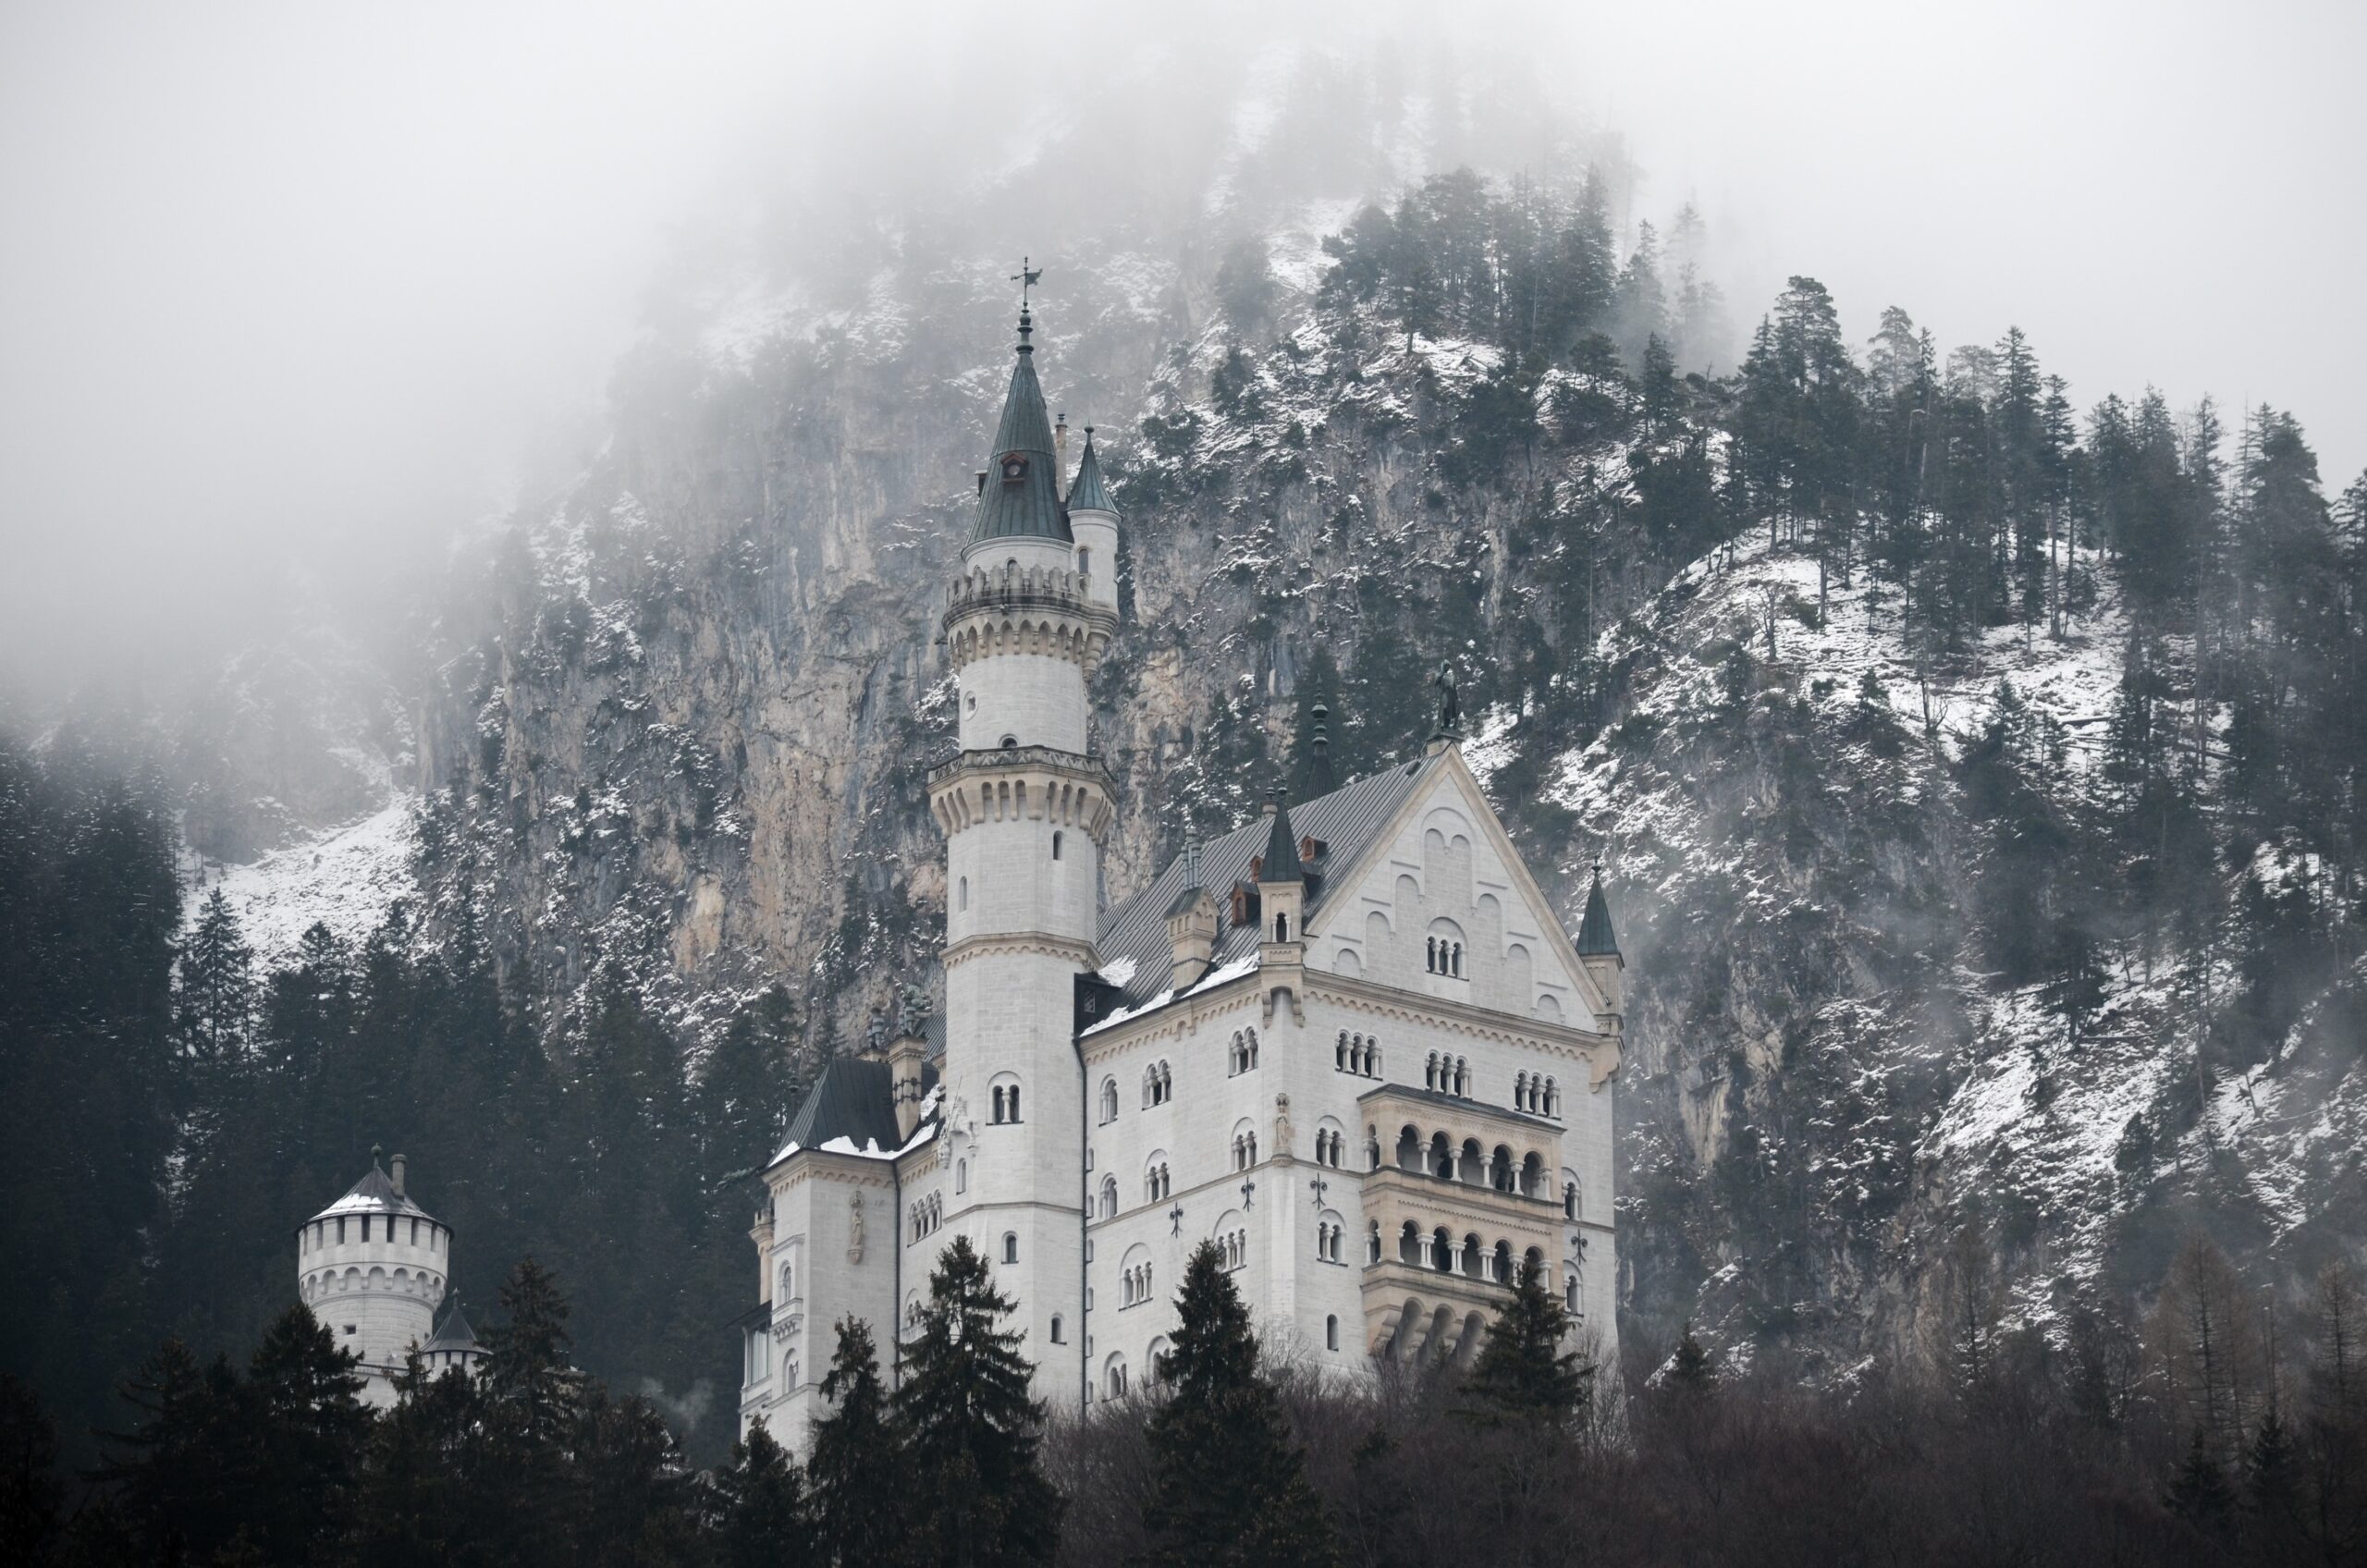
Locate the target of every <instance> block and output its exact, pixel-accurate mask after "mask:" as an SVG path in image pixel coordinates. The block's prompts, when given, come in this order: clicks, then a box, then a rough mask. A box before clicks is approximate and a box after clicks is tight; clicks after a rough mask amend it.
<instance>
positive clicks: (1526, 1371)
mask: <svg viewBox="0 0 2367 1568" xmlns="http://www.w3.org/2000/svg"><path fill="white" fill-rule="evenodd" d="M1569 1329H1570V1315H1569V1313H1568V1312H1567V1311H1566V1310H1564V1307H1563V1305H1562V1301H1561V1298H1560V1297H1559V1296H1556V1295H1555V1294H1553V1292H1551V1291H1549V1290H1547V1289H1546V1288H1545V1283H1544V1280H1542V1279H1541V1278H1539V1271H1538V1270H1537V1269H1535V1268H1531V1267H1530V1266H1529V1265H1528V1264H1527V1263H1523V1264H1522V1265H1521V1266H1520V1273H1519V1276H1518V1278H1517V1279H1516V1280H1515V1281H1514V1284H1513V1293H1512V1299H1511V1300H1509V1301H1507V1302H1505V1303H1504V1305H1503V1307H1502V1310H1500V1311H1499V1312H1498V1313H1497V1314H1496V1320H1495V1322H1494V1323H1492V1324H1490V1325H1489V1328H1488V1338H1487V1341H1486V1342H1485V1343H1483V1344H1482V1345H1481V1346H1480V1347H1479V1354H1478V1358H1477V1359H1476V1360H1475V1361H1474V1362H1473V1363H1472V1366H1471V1375H1470V1376H1469V1377H1468V1378H1466V1379H1465V1381H1464V1391H1465V1393H1466V1395H1468V1396H1469V1402H1470V1403H1466V1405H1464V1406H1463V1408H1462V1409H1461V1411H1460V1412H1459V1414H1461V1415H1464V1416H1465V1417H1466V1419H1469V1420H1476V1421H1478V1422H1480V1423H1482V1424H1484V1425H1490V1426H1493V1425H1498V1424H1501V1423H1504V1422H1513V1423H1517V1424H1520V1425H1523V1426H1533V1427H1538V1428H1539V1429H1540V1430H1543V1431H1548V1432H1559V1431H1561V1430H1563V1429H1564V1427H1567V1426H1568V1425H1569V1423H1570V1422H1571V1421H1572V1420H1573V1419H1574V1418H1576V1416H1577V1415H1579V1414H1580V1413H1581V1412H1582V1411H1584V1410H1585V1408H1586V1405H1587V1401H1588V1396H1589V1394H1590V1393H1591V1391H1592V1388H1593V1383H1594V1367H1593V1366H1592V1365H1591V1364H1589V1363H1588V1362H1586V1361H1585V1360H1584V1359H1583V1358H1581V1357H1580V1356H1579V1354H1578V1353H1577V1352H1576V1351H1575V1350H1565V1349H1564V1348H1563V1344H1562V1341H1564V1338H1566V1337H1567V1335H1568V1333H1569Z"/></svg>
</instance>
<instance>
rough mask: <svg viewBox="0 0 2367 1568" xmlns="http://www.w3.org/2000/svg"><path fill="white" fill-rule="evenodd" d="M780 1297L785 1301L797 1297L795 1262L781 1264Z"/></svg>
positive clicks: (790, 1300)
mask: <svg viewBox="0 0 2367 1568" xmlns="http://www.w3.org/2000/svg"><path fill="white" fill-rule="evenodd" d="M780 1299H781V1300H782V1301H783V1302H784V1303H786V1302H792V1301H795V1300H796V1299H797V1265H795V1264H794V1263H784V1264H782V1265H781V1266H780Z"/></svg>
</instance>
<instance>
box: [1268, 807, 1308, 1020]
mask: <svg viewBox="0 0 2367 1568" xmlns="http://www.w3.org/2000/svg"><path fill="white" fill-rule="evenodd" d="M1266 815H1267V827H1266V852H1265V853H1264V854H1262V855H1260V856H1259V857H1258V858H1257V921H1258V933H1257V968H1258V972H1259V974H1262V975H1263V976H1264V979H1263V982H1262V984H1263V985H1264V987H1265V991H1266V1016H1267V1018H1268V1020H1269V1021H1271V1019H1272V1018H1273V1015H1274V1002H1275V1000H1276V998H1278V997H1281V998H1288V999H1289V1001H1290V1004H1291V1011H1292V1013H1293V1015H1294V1016H1296V1015H1298V1014H1299V1012H1300V1011H1301V1010H1302V1006H1303V1004H1302V1003H1301V1002H1300V1000H1299V992H1300V980H1299V974H1300V972H1301V971H1302V970H1303V969H1304V968H1305V967H1306V932H1305V931H1304V930H1302V929H1301V926H1300V922H1301V920H1302V919H1303V918H1304V917H1305V915H1306V865H1305V864H1304V863H1303V862H1301V861H1300V859H1299V854H1298V834H1297V831H1296V830H1295V829H1294V828H1293V827H1291V808H1290V806H1289V805H1288V804H1287V803H1286V802H1284V801H1283V800H1282V791H1281V790H1273V791H1272V792H1271V793H1269V795H1268V796H1267V797H1266Z"/></svg>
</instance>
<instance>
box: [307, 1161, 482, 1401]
mask: <svg viewBox="0 0 2367 1568" xmlns="http://www.w3.org/2000/svg"><path fill="white" fill-rule="evenodd" d="M378 1156H379V1151H378V1150H376V1149H372V1150H371V1151H370V1170H369V1171H368V1173H367V1174H365V1175H364V1176H363V1177H362V1180H360V1181H359V1182H355V1183H354V1184H353V1185H352V1187H351V1188H350V1189H349V1190H348V1191H347V1193H346V1194H345V1195H344V1196H343V1197H341V1198H339V1199H337V1202H335V1203H333V1204H331V1205H329V1206H328V1207H326V1208H325V1209H323V1210H321V1211H320V1213H318V1214H316V1215H314V1216H313V1218H312V1219H308V1220H306V1221H305V1222H304V1223H303V1224H301V1225H300V1226H298V1227H297V1228H296V1283H297V1291H298V1293H299V1294H300V1296H301V1297H302V1299H303V1302H304V1305H306V1306H309V1307H311V1308H312V1309H313V1317H317V1318H319V1319H320V1320H321V1321H322V1322H323V1323H325V1324H326V1325H328V1330H329V1332H330V1333H331V1334H333V1335H335V1336H336V1337H337V1345H338V1347H339V1348H340V1349H344V1350H350V1351H353V1352H356V1353H358V1354H360V1355H361V1357H362V1366H361V1371H362V1378H363V1384H362V1400H363V1401H364V1403H370V1404H376V1405H388V1404H392V1403H395V1379H396V1378H398V1377H399V1376H401V1374H402V1370H403V1366H404V1362H405V1360H406V1358H407V1357H408V1356H409V1355H410V1354H411V1351H412V1350H413V1349H414V1348H417V1349H420V1350H426V1349H428V1348H429V1347H430V1344H431V1342H432V1341H435V1340H436V1339H437V1336H436V1333H435V1309H436V1307H437V1306H438V1305H441V1304H442V1302H443V1300H444V1294H445V1292H446V1290H447V1289H448V1286H449V1283H450V1271H451V1263H452V1232H451V1230H450V1228H449V1227H448V1226H446V1225H444V1224H443V1223H441V1222H440V1221H438V1220H437V1219H435V1217H434V1216H433V1215H431V1214H429V1213H428V1212H427V1211H426V1210H425V1209H423V1208H422V1207H420V1206H419V1205H418V1204H417V1203H416V1202H414V1201H413V1200H412V1199H411V1195H410V1194H408V1193H407V1192H406V1191H405V1190H404V1178H405V1170H404V1166H405V1161H404V1159H403V1157H402V1156H401V1155H397V1156H395V1158H394V1162H393V1169H392V1170H391V1171H388V1170H381V1169H379V1165H378ZM463 1341H465V1342H463ZM435 1349H436V1350H438V1351H439V1352H442V1353H446V1354H443V1355H442V1356H441V1358H440V1359H441V1362H442V1363H444V1364H449V1365H456V1366H467V1365H473V1362H474V1359H475V1354H476V1349H475V1339H474V1337H473V1336H472V1335H469V1334H468V1330H467V1324H466V1322H465V1321H463V1322H461V1323H460V1326H459V1332H458V1335H454V1334H447V1335H445V1336H444V1341H443V1342H442V1343H440V1344H436V1345H435ZM439 1369H440V1366H439Z"/></svg>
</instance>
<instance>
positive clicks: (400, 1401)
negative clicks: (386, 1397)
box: [349, 1352, 484, 1568]
mask: <svg viewBox="0 0 2367 1568" xmlns="http://www.w3.org/2000/svg"><path fill="white" fill-rule="evenodd" d="M395 1392H396V1401H395V1405H394V1408H393V1409H391V1410H388V1411H386V1413H384V1414H383V1415H380V1416H379V1417H378V1420H377V1422H376V1424H375V1426H374V1429H373V1430H372V1432H371V1434H370V1445H369V1451H368V1455H367V1461H366V1464H365V1465H364V1471H363V1480H362V1489H361V1495H360V1497H359V1499H358V1500H357V1502H356V1506H355V1517H354V1527H353V1535H352V1542H351V1545H350V1548H349V1554H350V1558H351V1560H352V1562H353V1563H354V1568H414V1565H415V1564H418V1563H422V1562H451V1561H456V1560H458V1559H459V1558H460V1554H461V1551H462V1547H463V1543H464V1541H466V1539H467V1538H468V1537H469V1535H470V1533H471V1524H472V1519H473V1517H474V1515H475V1513H476V1511H475V1510H474V1509H473V1508H472V1499H471V1497H470V1488H471V1486H472V1478H473V1477H475V1476H479V1475H480V1474H481V1473H482V1471H483V1470H484V1465H482V1464H480V1463H479V1460H480V1459H481V1457H482V1456H481V1439H482V1431H483V1423H484V1402H483V1399H482V1396H481V1391H480V1389H479V1386H478V1384H477V1383H476V1382H475V1381H474V1380H473V1379H472V1378H469V1377H468V1376H467V1375H466V1374H465V1373H463V1372H460V1371H459V1370H458V1369H454V1370H451V1371H448V1372H446V1373H445V1374H444V1375H443V1376H442V1377H440V1378H429V1377H428V1376H427V1374H426V1370H425V1367H424V1366H423V1363H422V1362H421V1360H420V1358H419V1355H418V1354H417V1353H416V1352H414V1353H413V1354H411V1356H409V1357H408V1358H407V1359H406V1361H405V1364H404V1367H403V1370H402V1372H401V1373H400V1374H399V1376H398V1377H397V1378H396V1381H395Z"/></svg>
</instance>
